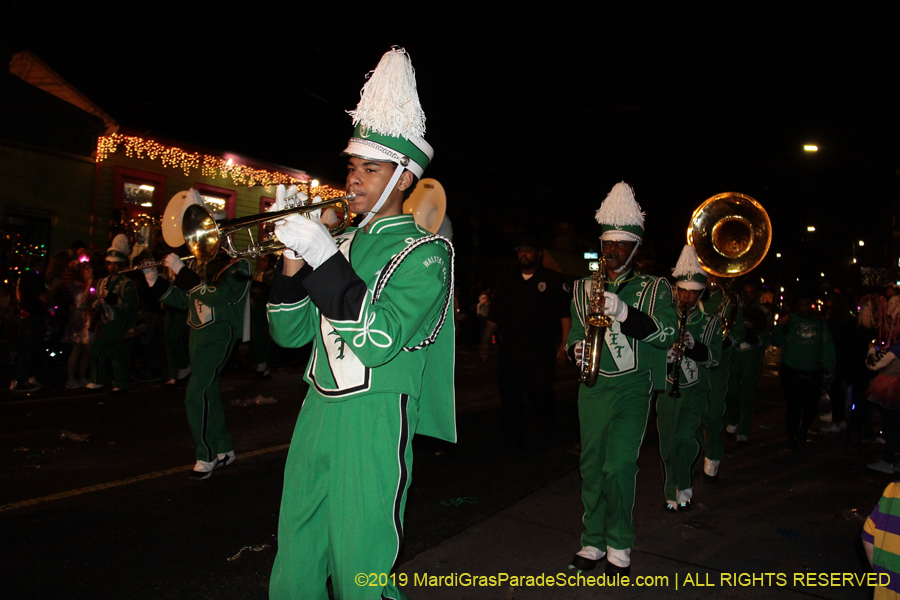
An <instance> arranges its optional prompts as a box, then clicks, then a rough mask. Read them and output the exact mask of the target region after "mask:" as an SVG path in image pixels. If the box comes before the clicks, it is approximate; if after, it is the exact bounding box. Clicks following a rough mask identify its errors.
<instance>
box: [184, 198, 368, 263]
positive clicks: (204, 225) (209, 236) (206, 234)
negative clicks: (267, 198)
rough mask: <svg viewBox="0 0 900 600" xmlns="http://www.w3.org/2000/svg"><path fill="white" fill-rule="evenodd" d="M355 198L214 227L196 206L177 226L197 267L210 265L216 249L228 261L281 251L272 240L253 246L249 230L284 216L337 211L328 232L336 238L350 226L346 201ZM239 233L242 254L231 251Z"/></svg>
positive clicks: (337, 199)
mask: <svg viewBox="0 0 900 600" xmlns="http://www.w3.org/2000/svg"><path fill="white" fill-rule="evenodd" d="M354 197H355V195H354V194H350V195H348V196H341V197H340V198H334V199H332V200H327V201H325V202H318V203H316V204H309V205H305V206H295V207H293V208H286V209H284V210H279V211H275V212H269V213H260V214H258V215H250V216H247V217H238V218H236V219H228V220H226V221H220V222H219V223H216V220H215V219H214V218H213V216H212V213H210V212H209V210H207V209H206V207H204V206H202V205H200V204H192V205H190V206H188V207H187V209H185V211H184V218H183V220H182V222H181V231H182V233H183V234H184V241H185V243H186V244H187V247H188V250H190V251H191V254H193V255H194V258H196V259H197V260H198V261H200V262H201V263H206V262H209V261H211V260H212V259H213V258H215V257H216V254H218V253H219V249H220V248H222V249H224V250H225V251H226V252H227V253H228V255H229V256H230V257H232V258H256V257H258V256H261V255H263V254H267V253H269V252H275V251H276V250H281V249H282V248H284V244H282V243H281V242H279V241H278V240H277V239H276V238H275V237H274V236H273V237H270V238H268V239H265V240H262V241H259V242H254V241H253V234H252V232H251V231H250V228H251V227H256V226H257V225H261V224H263V223H274V222H275V221H280V220H281V219H284V218H285V217H287V216H288V215H296V214H302V215H305V216H309V215H308V214H307V213H311V212H314V211H317V210H319V209H327V208H337V207H338V206H340V208H338V209H337V210H338V212H341V213H342V214H341V219H340V222H339V223H338V224H337V225H334V226H330V227H329V228H328V231H329V233H331V235H338V234H340V233H341V232H343V231H344V229H346V228H347V224H348V223H349V222H350V205H349V201H350V200H352V199H353V198H354ZM243 229H246V230H247V233H248V235H250V245H249V246H248V247H247V249H246V250H237V249H236V248H235V247H234V244H233V242H232V239H231V236H232V235H233V234H235V233H237V232H238V231H241V230H243Z"/></svg>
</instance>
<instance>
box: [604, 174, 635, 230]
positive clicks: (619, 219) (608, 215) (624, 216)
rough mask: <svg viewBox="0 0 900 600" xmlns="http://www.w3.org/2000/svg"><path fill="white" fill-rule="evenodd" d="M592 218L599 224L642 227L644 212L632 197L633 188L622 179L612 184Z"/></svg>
mask: <svg viewBox="0 0 900 600" xmlns="http://www.w3.org/2000/svg"><path fill="white" fill-rule="evenodd" d="M594 218H595V219H596V220H597V222H598V223H600V224H601V225H602V224H607V225H615V226H616V227H622V226H627V225H637V226H639V227H641V228H643V227H644V213H643V212H642V211H641V205H640V204H638V203H637V201H636V200H635V199H634V190H632V189H631V186H630V185H628V184H627V183H625V182H624V181H621V182H619V183H617V184H616V185H614V186H613V189H612V190H610V192H609V194H607V196H606V199H605V200H604V201H603V204H601V205H600V208H598V209H597V212H596V213H595V214H594Z"/></svg>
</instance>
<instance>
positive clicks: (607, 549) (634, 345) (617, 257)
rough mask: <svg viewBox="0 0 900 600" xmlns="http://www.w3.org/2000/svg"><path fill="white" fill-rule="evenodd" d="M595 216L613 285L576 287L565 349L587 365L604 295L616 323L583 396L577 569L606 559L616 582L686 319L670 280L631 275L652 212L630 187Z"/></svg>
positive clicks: (627, 553)
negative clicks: (652, 430)
mask: <svg viewBox="0 0 900 600" xmlns="http://www.w3.org/2000/svg"><path fill="white" fill-rule="evenodd" d="M596 219H597V222H598V223H600V228H601V231H602V233H601V235H600V240H601V246H602V252H603V255H604V258H605V263H606V276H607V281H608V285H607V286H606V290H605V291H603V292H602V293H599V292H598V291H597V290H591V289H590V288H591V279H582V280H580V281H577V282H576V285H575V289H574V297H573V299H572V330H571V331H570V332H569V337H568V339H567V341H566V345H567V349H568V350H569V352H570V353H571V355H572V356H573V358H574V359H575V361H576V362H577V363H578V364H579V365H580V364H581V361H582V359H583V346H584V343H583V339H584V336H585V321H586V315H587V314H588V313H591V312H593V309H592V307H591V304H593V300H594V299H595V298H596V299H597V304H598V305H599V309H600V310H601V311H602V312H603V314H605V315H608V316H611V317H612V318H613V321H612V323H611V324H610V325H609V327H607V328H606V332H605V334H604V347H603V350H602V355H601V357H600V361H599V366H598V368H599V373H598V377H597V382H596V384H595V385H594V386H593V387H589V386H587V385H585V384H582V385H581V386H580V387H579V390H578V416H579V420H580V425H581V463H580V468H581V477H582V485H581V499H582V503H583V505H584V518H583V522H584V533H583V534H582V536H581V546H582V548H581V550H579V551H578V553H577V554H575V557H574V558H573V559H572V567H574V568H577V569H579V570H581V571H588V570H591V569H593V568H594V567H596V566H597V564H598V563H599V562H600V561H602V560H603V559H604V558H606V559H607V564H606V567H605V570H606V573H607V574H610V575H615V574H617V573H621V574H627V573H628V572H629V571H630V567H631V546H632V544H633V543H634V523H633V522H632V508H633V506H634V496H635V482H636V476H637V471H638V468H637V458H638V452H639V451H640V447H641V441H642V440H643V437H644V430H645V428H646V425H647V416H648V413H649V412H650V399H651V396H652V395H653V390H654V389H662V388H664V387H665V377H666V373H665V367H666V351H667V350H668V348H669V347H670V346H671V345H672V342H673V340H674V338H675V332H676V329H677V327H678V317H677V315H676V313H675V307H674V306H673V304H672V288H671V287H670V286H669V283H668V282H667V281H666V280H665V279H660V278H658V277H653V276H651V275H643V274H640V273H637V272H636V271H635V270H634V269H633V268H632V261H633V260H634V255H635V252H636V251H637V249H638V247H639V246H640V243H641V240H642V239H643V236H644V213H642V212H641V207H640V205H638V203H637V202H636V201H635V199H634V192H633V191H632V189H631V186H629V185H628V184H627V183H625V182H622V183H617V184H616V185H615V186H614V187H613V189H612V191H610V193H609V195H608V196H607V197H606V199H605V200H604V201H603V204H602V205H601V206H600V209H599V210H598V211H597V214H596ZM594 292H597V293H594Z"/></svg>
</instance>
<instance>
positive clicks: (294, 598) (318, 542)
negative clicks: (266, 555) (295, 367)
mask: <svg viewBox="0 0 900 600" xmlns="http://www.w3.org/2000/svg"><path fill="white" fill-rule="evenodd" d="M417 424H418V402H417V400H415V399H414V398H410V397H409V396H406V395H405V394H389V393H380V394H368V395H365V396H359V397H355V398H350V399H348V400H345V401H342V402H326V401H324V400H323V398H322V397H321V396H320V395H319V394H318V392H317V391H316V390H315V389H314V388H310V390H309V393H308V394H307V396H306V400H305V401H304V403H303V407H302V408H301V409H300V415H299V417H298V418H297V426H296V427H295V428H294V436H293V438H292V440H291V449H290V451H289V452H288V458H287V465H286V466H285V474H284V491H283V494H282V497H281V512H280V515H279V519H278V554H277V555H276V556H275V564H274V566H273V568H272V577H271V580H270V583H269V598H270V599H272V600H284V599H291V600H327V599H328V591H327V589H326V587H325V582H326V579H327V578H328V577H329V576H330V577H331V582H332V585H333V586H334V595H335V598H341V599H342V600H358V599H376V598H382V597H384V598H405V597H406V596H405V595H402V594H401V593H400V591H399V590H398V589H397V588H396V587H394V586H392V585H387V586H383V584H384V581H385V575H387V574H390V572H391V569H392V568H393V566H394V561H395V560H396V559H397V554H398V552H399V551H400V546H401V544H402V543H403V511H404V510H405V508H406V492H407V490H408V489H409V484H410V478H411V474H412V458H413V455H412V443H411V441H412V436H413V435H414V434H415V431H416V426H417ZM360 573H362V574H364V575H365V577H364V579H368V580H372V579H374V580H375V583H376V584H377V583H378V580H379V579H380V582H381V584H382V586H383V587H382V586H378V585H375V586H370V585H363V586H360V585H358V583H357V579H356V576H357V575H358V574H360ZM372 574H374V577H372ZM379 575H380V577H379ZM389 583H390V582H389Z"/></svg>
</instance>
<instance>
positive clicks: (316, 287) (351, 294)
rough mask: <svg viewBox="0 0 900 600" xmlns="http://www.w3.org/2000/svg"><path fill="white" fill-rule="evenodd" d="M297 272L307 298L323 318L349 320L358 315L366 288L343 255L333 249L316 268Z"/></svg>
mask: <svg viewBox="0 0 900 600" xmlns="http://www.w3.org/2000/svg"><path fill="white" fill-rule="evenodd" d="M307 266H309V265H307ZM301 274H302V277H301V281H302V282H303V286H304V287H305V288H306V291H307V293H308V294H309V297H310V299H312V301H313V303H314V304H315V305H316V306H317V307H319V311H320V312H321V313H322V315H323V316H324V317H325V318H326V319H332V320H335V321H353V320H356V319H357V318H359V313H360V310H361V309H362V304H363V302H364V301H365V299H366V293H367V292H368V288H366V282H364V281H363V280H362V279H360V278H359V275H357V274H356V271H354V270H353V267H351V266H350V263H349V262H347V258H346V257H345V256H344V255H343V254H341V253H340V252H337V253H335V254H334V256H332V257H331V258H329V259H328V260H326V261H325V262H324V263H322V264H321V265H319V268H317V269H315V270H313V269H309V271H306V272H305V273H304V272H303V271H301V272H300V273H298V275H301Z"/></svg>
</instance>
